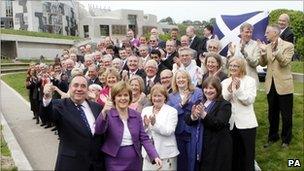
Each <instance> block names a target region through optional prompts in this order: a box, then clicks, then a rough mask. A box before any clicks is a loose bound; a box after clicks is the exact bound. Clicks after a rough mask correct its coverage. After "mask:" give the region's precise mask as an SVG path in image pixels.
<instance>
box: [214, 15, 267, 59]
mask: <svg viewBox="0 0 304 171" xmlns="http://www.w3.org/2000/svg"><path fill="white" fill-rule="evenodd" d="M268 15H269V13H268V12H267V11H256V12H252V13H246V14H241V15H219V16H217V17H216V24H215V25H214V26H213V27H214V34H215V35H217V37H218V39H219V40H220V42H221V45H222V50H221V53H220V54H221V55H223V56H226V55H227V51H228V44H229V43H230V42H237V41H240V37H239V35H240V27H241V25H242V24H243V23H249V24H251V25H253V27H254V29H253V34H252V39H253V40H257V39H260V40H261V41H265V42H266V38H265V36H264V35H265V30H266V27H267V25H268Z"/></svg>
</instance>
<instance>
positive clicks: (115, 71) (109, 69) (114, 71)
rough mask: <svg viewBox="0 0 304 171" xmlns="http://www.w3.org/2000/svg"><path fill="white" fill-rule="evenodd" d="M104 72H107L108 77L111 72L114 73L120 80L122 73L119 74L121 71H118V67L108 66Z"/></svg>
mask: <svg viewBox="0 0 304 171" xmlns="http://www.w3.org/2000/svg"><path fill="white" fill-rule="evenodd" d="M104 74H105V77H106V79H107V78H108V76H109V75H110V74H112V75H114V76H115V77H116V79H117V81H118V80H120V75H119V73H118V72H117V69H116V68H107V70H106V71H105V73H104Z"/></svg>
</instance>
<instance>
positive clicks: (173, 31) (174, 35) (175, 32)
mask: <svg viewBox="0 0 304 171" xmlns="http://www.w3.org/2000/svg"><path fill="white" fill-rule="evenodd" d="M178 32H179V31H178V28H172V29H171V32H170V36H171V40H174V41H175V44H176V47H180V46H181V42H180V41H179V40H178V39H177V37H178Z"/></svg>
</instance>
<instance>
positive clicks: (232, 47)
mask: <svg viewBox="0 0 304 171" xmlns="http://www.w3.org/2000/svg"><path fill="white" fill-rule="evenodd" d="M235 48H236V45H235V44H232V42H230V43H229V44H228V51H229V52H230V54H231V56H234V53H235Z"/></svg>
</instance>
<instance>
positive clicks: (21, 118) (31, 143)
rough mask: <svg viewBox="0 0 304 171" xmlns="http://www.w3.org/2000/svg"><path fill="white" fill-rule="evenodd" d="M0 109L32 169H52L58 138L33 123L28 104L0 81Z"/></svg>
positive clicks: (48, 130)
mask: <svg viewBox="0 0 304 171" xmlns="http://www.w3.org/2000/svg"><path fill="white" fill-rule="evenodd" d="M0 103H1V104H0V111H2V113H3V116H4V118H5V119H6V121H7V123H8V125H9V126H10V128H11V130H12V132H13V134H14V135H15V137H16V139H17V141H18V143H19V145H20V147H21V149H22V150H23V152H24V153H25V156H26V157H27V159H28V161H29V163H30V164H31V166H32V168H33V169H34V170H54V166H55V162H56V155H57V148H58V140H57V136H56V135H54V133H53V132H52V131H50V129H44V128H42V127H40V125H36V124H35V122H36V121H35V120H33V119H32V117H33V114H32V112H31V111H30V106H29V103H28V102H27V101H25V100H24V99H23V97H21V96H20V95H19V94H18V93H17V92H16V91H14V90H13V89H12V88H10V87H8V86H7V85H6V84H5V83H3V82H2V81H1V85H0Z"/></svg>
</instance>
